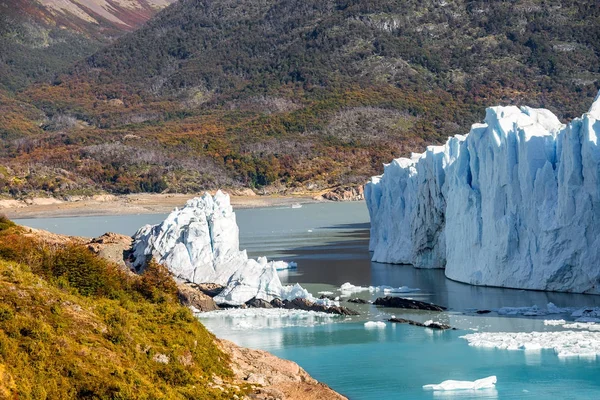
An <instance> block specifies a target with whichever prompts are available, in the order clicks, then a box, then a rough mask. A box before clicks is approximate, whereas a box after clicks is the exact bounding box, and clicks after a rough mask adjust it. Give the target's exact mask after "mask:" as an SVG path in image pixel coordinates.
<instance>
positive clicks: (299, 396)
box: [217, 340, 346, 400]
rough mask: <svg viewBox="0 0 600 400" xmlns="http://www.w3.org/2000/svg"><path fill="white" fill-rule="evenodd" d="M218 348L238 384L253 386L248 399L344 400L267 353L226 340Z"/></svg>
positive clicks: (291, 363) (302, 372)
mask: <svg viewBox="0 0 600 400" xmlns="http://www.w3.org/2000/svg"><path fill="white" fill-rule="evenodd" d="M217 343H218V345H219V347H220V348H221V350H223V351H224V352H225V353H226V354H228V355H229V357H230V359H231V364H230V366H231V369H232V370H233V374H234V376H235V377H236V378H237V379H238V380H239V382H240V384H250V385H253V387H254V389H253V394H251V395H249V396H248V397H249V399H260V400H267V399H268V400H275V399H277V400H344V399H346V398H345V397H344V396H342V395H340V394H338V393H336V392H335V391H333V390H332V389H331V388H329V387H328V386H327V385H325V384H323V383H320V382H318V381H316V380H315V379H314V378H312V377H311V376H310V375H309V374H308V373H307V372H306V371H304V370H303V369H302V368H300V366H298V364H296V363H295V362H292V361H288V360H282V359H280V358H277V357H275V356H273V355H272V354H270V353H267V352H266V351H261V350H251V349H246V348H243V347H239V346H237V345H235V344H234V343H232V342H229V341H227V340H218V342H217Z"/></svg>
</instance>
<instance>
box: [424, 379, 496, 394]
mask: <svg viewBox="0 0 600 400" xmlns="http://www.w3.org/2000/svg"><path fill="white" fill-rule="evenodd" d="M496 382H497V378H496V377H495V376H488V377H487V378H482V379H477V380H475V381H455V380H447V381H444V382H442V383H438V384H429V385H423V389H425V390H438V391H446V390H448V391H452V390H480V389H492V388H494V387H495V386H496Z"/></svg>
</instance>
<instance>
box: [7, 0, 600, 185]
mask: <svg viewBox="0 0 600 400" xmlns="http://www.w3.org/2000/svg"><path fill="white" fill-rule="evenodd" d="M598 65H600V8H599V7H597V4H596V2H595V1H571V0H564V1H560V2H542V1H537V0H512V1H490V2H488V1H475V2H473V1H469V2H467V1H463V0H457V1H439V0H428V1H412V0H396V1H379V0H367V1H364V0H362V1H358V0H337V1H317V0H302V1H300V0H297V1H295V0H294V1H285V2H283V1H277V0H267V1H260V2H259V1H256V0H244V1H233V0H224V1H209V0H204V1H201V0H182V1H180V2H178V3H177V4H174V5H173V6H172V7H170V8H168V9H167V10H165V11H164V12H162V13H160V14H159V15H158V16H157V17H156V18H154V19H153V20H151V21H150V22H149V23H148V24H146V25H145V26H143V27H142V28H141V29H139V30H137V31H135V32H134V33H132V34H130V35H127V36H125V37H122V38H121V39H119V40H117V41H116V42H115V43H114V44H112V45H110V46H108V47H106V48H104V49H102V50H101V51H99V52H97V53H96V54H94V55H93V56H91V57H89V58H88V59H86V60H84V61H82V62H80V63H78V64H77V65H76V66H75V67H73V68H72V69H71V70H70V73H69V74H66V75H63V76H61V77H60V78H58V79H56V80H55V81H54V83H52V84H46V85H35V86H31V87H29V88H27V89H26V90H24V91H23V92H22V93H20V94H19V95H18V96H17V97H16V99H15V100H17V101H21V102H24V103H28V104H31V105H33V106H35V107H36V109H37V110H38V111H40V112H42V113H43V114H44V115H45V116H46V118H47V121H48V123H47V124H45V125H43V126H41V127H40V129H41V130H42V132H40V133H39V135H37V136H35V137H31V136H27V135H26V134H23V135H22V137H20V138H18V139H14V140H10V141H6V142H5V143H4V148H3V149H1V150H0V159H2V160H3V163H4V164H5V165H6V166H7V167H8V169H9V171H7V173H6V174H4V175H5V177H4V178H3V179H4V181H5V182H7V183H5V184H4V186H3V187H4V189H2V188H1V187H2V184H1V183H0V190H3V191H4V193H7V194H10V195H13V196H22V195H24V194H27V193H32V192H35V191H45V192H50V193H52V194H54V195H59V196H60V195H64V194H68V193H71V192H74V191H78V190H82V189H83V188H86V187H87V188H92V189H93V190H108V191H111V192H116V193H130V192H137V191H152V192H162V191H178V192H182V191H197V190H201V189H205V188H214V187H217V186H250V187H257V188H266V190H279V189H281V188H284V187H285V188H299V189H309V188H319V187H326V186H333V185H337V184H358V183H362V182H364V181H365V180H366V179H367V178H368V176H370V175H372V174H376V173H379V172H381V164H382V163H383V162H388V161H389V160H390V159H391V158H393V157H397V156H401V155H404V156H406V155H408V154H409V152H410V151H422V150H423V148H424V146H425V145H426V144H431V143H440V142H442V141H443V140H444V139H445V138H446V137H447V136H449V135H454V134H457V133H465V132H467V131H468V130H469V127H470V125H471V124H472V123H475V122H479V121H480V120H481V119H482V117H483V115H484V113H483V110H484V108H485V107H486V106H490V105H494V104H516V105H522V104H527V105H530V106H534V107H547V108H549V109H551V110H552V111H554V112H556V113H557V115H558V116H559V117H560V118H562V119H563V120H568V119H570V118H573V117H575V116H578V115H580V114H581V113H583V112H584V111H586V110H587V107H588V106H589V104H590V103H591V100H592V99H593V97H594V95H595V94H596V92H597V89H598V88H599V87H600V84H599V77H600V70H599V69H598ZM12 137H14V135H13V136H12ZM50 149H51V152H50V151H49V150H50ZM23 165H27V166H28V169H27V170H24V169H23V167H22V166H23ZM32 171H33V172H32ZM67 171H68V172H67ZM40 177H41V178H40ZM0 179H2V177H1V176H0ZM49 181H50V182H49ZM0 182H1V181H0ZM11 182H13V183H11ZM15 182H16V183H15ZM52 182H60V183H58V184H53V183H52ZM49 188H50V189H49Z"/></svg>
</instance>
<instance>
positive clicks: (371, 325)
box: [365, 321, 385, 329]
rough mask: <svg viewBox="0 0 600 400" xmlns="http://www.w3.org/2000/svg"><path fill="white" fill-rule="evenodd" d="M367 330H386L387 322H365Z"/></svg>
mask: <svg viewBox="0 0 600 400" xmlns="http://www.w3.org/2000/svg"><path fill="white" fill-rule="evenodd" d="M365 328H366V329H384V328H385V322H382V321H368V322H365Z"/></svg>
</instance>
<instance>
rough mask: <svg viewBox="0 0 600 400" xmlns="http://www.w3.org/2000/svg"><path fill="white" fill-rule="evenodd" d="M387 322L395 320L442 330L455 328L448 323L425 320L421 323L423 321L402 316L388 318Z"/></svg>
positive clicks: (398, 322) (400, 322)
mask: <svg viewBox="0 0 600 400" xmlns="http://www.w3.org/2000/svg"><path fill="white" fill-rule="evenodd" d="M388 322H395V323H397V324H409V325H414V326H420V327H422V328H430V329H439V330H442V331H443V330H446V329H453V330H455V329H456V328H452V327H451V326H450V325H446V324H442V323H441V322H433V321H427V322H425V323H423V322H419V321H413V320H411V319H404V318H390V319H388Z"/></svg>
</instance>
